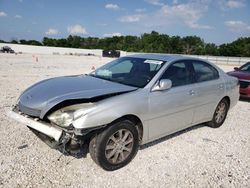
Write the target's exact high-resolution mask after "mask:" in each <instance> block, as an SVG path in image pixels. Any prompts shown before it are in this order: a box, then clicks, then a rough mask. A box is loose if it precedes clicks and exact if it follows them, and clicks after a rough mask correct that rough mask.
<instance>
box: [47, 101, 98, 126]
mask: <svg viewBox="0 0 250 188" xmlns="http://www.w3.org/2000/svg"><path fill="white" fill-rule="evenodd" d="M93 106H94V104H93V103H82V104H76V105H71V106H67V107H64V108H61V109H59V110H57V111H55V112H53V113H52V114H50V115H49V116H48V119H49V120H50V121H51V122H53V123H55V124H56V125H58V126H61V127H68V126H70V124H71V123H72V122H73V121H74V120H76V119H78V118H80V117H82V116H84V115H86V114H87V113H88V112H89V111H90V109H92V107H93Z"/></svg>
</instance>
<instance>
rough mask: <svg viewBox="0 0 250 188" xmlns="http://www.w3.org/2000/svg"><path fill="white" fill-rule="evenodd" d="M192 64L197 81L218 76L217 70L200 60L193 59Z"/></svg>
mask: <svg viewBox="0 0 250 188" xmlns="http://www.w3.org/2000/svg"><path fill="white" fill-rule="evenodd" d="M192 64H193V68H194V72H195V74H194V75H195V79H196V81H197V82H204V81H209V80H215V79H218V78H219V73H218V71H217V70H216V69H215V68H214V67H213V66H212V65H210V64H208V63H205V62H201V61H194V62H192Z"/></svg>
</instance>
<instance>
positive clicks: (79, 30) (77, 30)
mask: <svg viewBox="0 0 250 188" xmlns="http://www.w3.org/2000/svg"><path fill="white" fill-rule="evenodd" d="M67 30H68V32H69V33H70V34H72V35H77V34H82V35H85V34H87V31H86V29H85V28H84V27H83V26H81V25H79V24H76V25H73V26H69V27H68V28H67Z"/></svg>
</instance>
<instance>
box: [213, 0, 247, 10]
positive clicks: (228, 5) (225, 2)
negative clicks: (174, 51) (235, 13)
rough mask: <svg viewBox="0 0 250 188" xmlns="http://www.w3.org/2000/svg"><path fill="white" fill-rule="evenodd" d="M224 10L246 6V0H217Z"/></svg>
mask: <svg viewBox="0 0 250 188" xmlns="http://www.w3.org/2000/svg"><path fill="white" fill-rule="evenodd" d="M217 2H218V4H219V6H220V8H221V9H222V10H228V9H236V8H242V7H245V6H246V5H245V0H218V1H217Z"/></svg>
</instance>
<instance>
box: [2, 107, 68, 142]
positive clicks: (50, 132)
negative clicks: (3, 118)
mask: <svg viewBox="0 0 250 188" xmlns="http://www.w3.org/2000/svg"><path fill="white" fill-rule="evenodd" d="M7 115H8V116H9V117H10V118H12V119H14V120H16V121H18V122H19V123H21V124H24V125H26V126H28V127H30V128H32V129H34V130H36V131H38V132H40V133H43V134H45V135H47V136H48V137H50V138H53V139H54V140H55V141H57V142H59V141H60V139H61V137H62V135H63V130H61V129H59V128H57V127H53V126H52V125H50V124H45V123H40V122H39V121H35V120H33V119H30V118H28V117H25V116H23V115H21V114H19V113H17V112H14V111H8V112H7Z"/></svg>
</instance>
